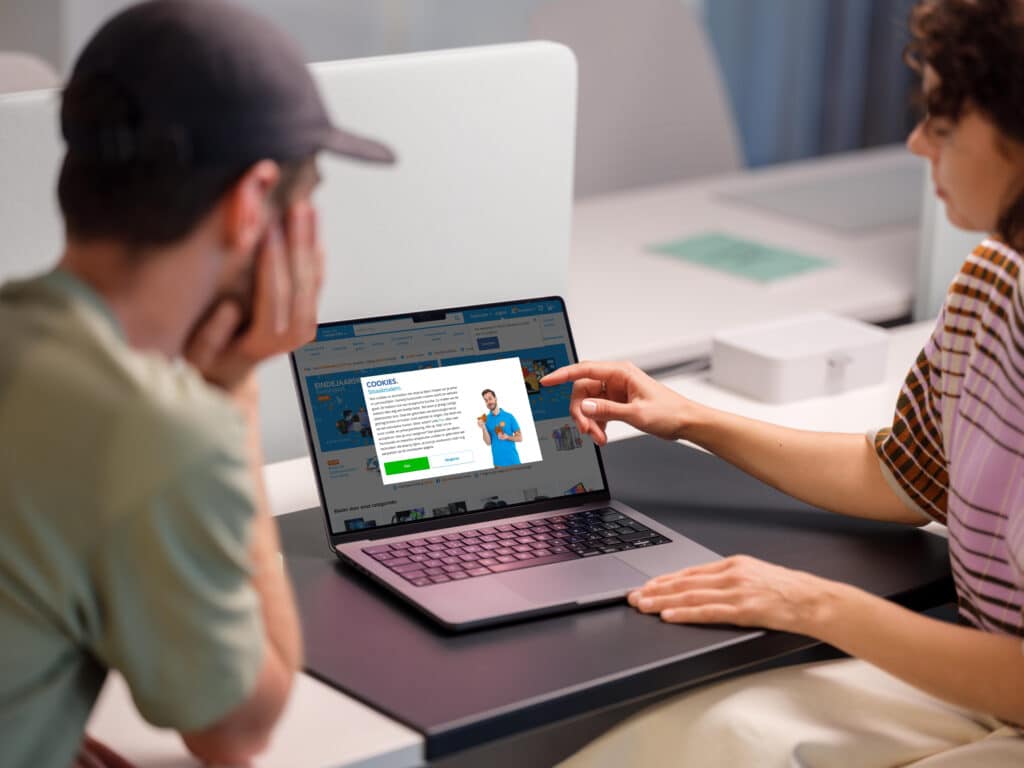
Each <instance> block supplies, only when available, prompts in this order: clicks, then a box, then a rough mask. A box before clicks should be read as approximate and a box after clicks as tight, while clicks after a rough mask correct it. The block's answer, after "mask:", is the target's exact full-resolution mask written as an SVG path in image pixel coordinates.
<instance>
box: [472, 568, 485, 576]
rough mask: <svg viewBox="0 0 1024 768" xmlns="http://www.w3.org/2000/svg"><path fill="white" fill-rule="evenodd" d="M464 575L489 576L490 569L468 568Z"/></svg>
mask: <svg viewBox="0 0 1024 768" xmlns="http://www.w3.org/2000/svg"><path fill="white" fill-rule="evenodd" d="M466 573H467V574H468V575H470V576H490V575H491V570H490V568H470V569H469V570H468V571H466Z"/></svg>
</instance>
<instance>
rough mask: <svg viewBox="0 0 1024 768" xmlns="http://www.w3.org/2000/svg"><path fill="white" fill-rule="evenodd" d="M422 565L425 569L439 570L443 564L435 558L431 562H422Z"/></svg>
mask: <svg viewBox="0 0 1024 768" xmlns="http://www.w3.org/2000/svg"><path fill="white" fill-rule="evenodd" d="M423 565H424V566H425V567H427V568H440V567H441V566H442V565H444V563H442V562H441V561H440V560H438V559H436V558H435V559H433V560H424V561H423Z"/></svg>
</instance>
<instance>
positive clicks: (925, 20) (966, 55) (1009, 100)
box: [904, 0, 1024, 250]
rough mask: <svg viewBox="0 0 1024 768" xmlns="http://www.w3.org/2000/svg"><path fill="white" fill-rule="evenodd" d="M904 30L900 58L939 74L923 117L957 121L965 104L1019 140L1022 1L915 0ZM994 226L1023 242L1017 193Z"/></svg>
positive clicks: (1023, 212) (1023, 201) (1022, 209)
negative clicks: (906, 31) (905, 41)
mask: <svg viewBox="0 0 1024 768" xmlns="http://www.w3.org/2000/svg"><path fill="white" fill-rule="evenodd" d="M910 35H911V38H910V42H909V43H908V44H907V48H906V51H905V53H904V58H905V60H906V62H907V63H908V64H909V65H910V66H911V67H912V68H913V69H914V70H915V71H917V72H921V71H922V70H923V69H924V67H925V66H929V67H931V68H932V69H933V70H934V71H935V74H936V75H938V80H939V84H938V87H936V88H935V89H933V90H932V91H930V92H929V93H928V94H926V95H924V97H923V106H924V107H925V108H926V109H927V112H928V114H929V115H932V116H939V117H946V118H950V119H952V120H954V121H956V120H958V119H959V118H960V117H961V116H962V115H963V113H964V110H965V109H966V108H967V107H968V106H969V107H970V108H972V109H977V110H978V111H980V112H981V113H983V114H984V115H985V116H986V117H987V118H988V119H989V120H991V121H992V122H993V123H994V124H995V126H996V128H998V129H999V132H1000V133H1001V134H1002V135H1003V136H1005V137H1007V138H1009V139H1012V140H1015V141H1018V142H1022V143H1024V2H1022V0H922V2H921V3H919V4H918V5H917V6H915V7H914V9H913V10H912V11H911V15H910ZM1022 181H1024V180H1022ZM997 227H998V231H999V234H1001V235H1002V236H1003V237H1005V238H1006V239H1007V240H1008V241H1009V243H1010V244H1011V245H1013V246H1014V247H1015V248H1017V249H1018V250H1019V249H1021V247H1022V246H1024V195H1022V196H1021V197H1019V198H1018V199H1017V200H1016V201H1015V202H1014V203H1012V204H1011V205H1010V206H1009V207H1008V208H1007V209H1006V210H1005V211H1003V212H1002V213H1001V214H1000V217H999V222H998V225H997Z"/></svg>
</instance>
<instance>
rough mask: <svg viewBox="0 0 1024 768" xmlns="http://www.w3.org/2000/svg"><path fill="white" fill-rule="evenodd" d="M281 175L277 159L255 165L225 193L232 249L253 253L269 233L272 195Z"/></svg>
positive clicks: (226, 237)
mask: <svg viewBox="0 0 1024 768" xmlns="http://www.w3.org/2000/svg"><path fill="white" fill-rule="evenodd" d="M280 177H281V168H280V167H279V166H278V164H277V163H275V162H274V161H273V160H260V161H259V162H258V163H254V164H253V165H251V166H250V167H249V168H248V170H246V171H245V173H243V174H242V175H241V176H240V177H239V178H238V180H237V181H236V182H235V183H234V184H232V185H231V187H230V189H228V191H227V192H226V193H225V195H224V198H223V202H222V203H221V205H222V209H221V210H222V212H223V215H222V219H221V220H222V229H221V231H222V238H223V244H224V247H225V248H226V249H227V250H229V251H238V252H241V253H251V252H252V251H253V249H255V248H256V246H257V244H258V243H259V241H260V240H261V239H262V237H263V236H264V235H265V234H266V231H267V225H268V224H269V220H270V216H271V215H272V211H271V203H270V194H271V192H272V191H273V189H274V187H275V186H277V182H278V179H280Z"/></svg>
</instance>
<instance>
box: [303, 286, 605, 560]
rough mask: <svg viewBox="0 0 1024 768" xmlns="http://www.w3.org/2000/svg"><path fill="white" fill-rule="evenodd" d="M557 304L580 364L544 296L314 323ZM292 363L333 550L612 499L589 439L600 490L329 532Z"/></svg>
mask: <svg viewBox="0 0 1024 768" xmlns="http://www.w3.org/2000/svg"><path fill="white" fill-rule="evenodd" d="M545 301H546V302H558V305H559V308H560V310H561V312H562V317H563V319H564V320H565V330H566V334H567V335H568V338H569V349H570V351H571V352H572V359H573V360H574V361H575V362H579V355H578V353H577V352H576V340H575V339H574V338H573V335H572V326H571V324H570V323H569V313H568V312H567V311H566V306H565V299H563V298H562V297H561V296H543V297H540V298H533V299H516V300H513V301H492V302H488V303H485V304H467V305H465V306H460V307H448V308H445V309H435V310H428V311H424V312H400V313H397V314H392V315H379V316H376V317H363V318H358V319H355V320H336V321H331V322H327V323H318V324H317V335H318V336H319V332H320V330H321V329H323V328H332V327H337V326H340V325H353V324H356V323H370V322H380V321H386V320H402V319H411V320H413V321H414V322H415V321H416V318H426V317H430V316H433V315H440V314H442V313H443V314H448V313H451V312H468V311H471V310H478V309H491V308H494V307H509V306H513V305H515V304H533V303H539V302H545ZM288 358H289V360H290V361H291V368H292V380H293V381H294V383H295V394H296V396H297V397H298V399H299V410H300V411H301V412H302V424H303V427H304V429H305V431H306V445H307V446H308V448H309V460H310V462H312V464H313V476H314V477H315V478H316V489H317V495H318V496H319V498H320V509H321V512H322V513H323V521H324V525H325V526H326V530H327V535H328V537H329V538H330V542H331V545H332V547H333V546H337V545H339V544H344V543H347V542H351V541H365V540H374V539H380V538H391V537H397V536H405V535H408V534H412V533H416V532H420V531H422V532H424V533H426V532H427V531H433V530H439V529H442V528H451V527H453V526H456V525H470V524H473V523H484V522H488V521H491V520H501V519H504V518H508V517H518V516H520V515H526V514H533V513H536V512H546V511H549V510H553V509H559V508H564V507H566V506H568V505H569V504H568V502H569V501H570V500H571V502H572V506H583V505H586V504H593V503H604V502H607V501H608V500H609V499H611V491H610V490H609V488H608V475H607V473H606V472H605V469H604V459H603V458H602V456H601V449H600V447H599V446H598V445H597V443H594V442H593V440H591V445H592V446H593V448H594V452H595V455H596V457H597V466H598V469H599V470H600V472H601V483H602V486H603V487H602V488H601V489H599V490H594V491H587V492H586V493H580V494H576V495H573V496H560V497H555V498H549V499H543V500H541V501H524V502H519V503H516V504H510V505H508V506H505V507H499V508H497V509H481V510H476V511H473V512H463V513H462V514H459V515H450V516H445V517H438V518H427V519H425V520H411V521H409V522H405V523H393V524H389V525H387V526H384V527H381V528H361V529H359V530H356V531H341V532H335V531H333V530H331V516H330V513H329V512H328V511H327V510H328V504H327V497H326V494H325V492H324V484H323V479H322V478H321V476H320V466H319V463H318V462H317V460H316V446H315V445H314V442H313V428H312V425H311V424H310V421H309V412H308V408H307V407H306V401H305V398H304V396H303V393H302V386H303V382H302V377H301V375H300V373H299V365H298V361H297V360H296V358H295V353H294V352H292V353H290V354H289V355H288Z"/></svg>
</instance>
